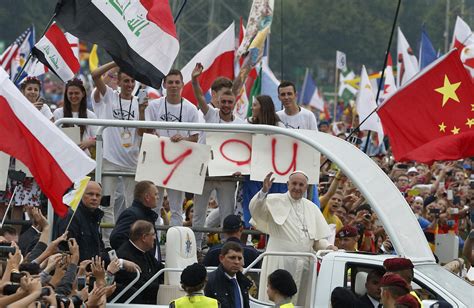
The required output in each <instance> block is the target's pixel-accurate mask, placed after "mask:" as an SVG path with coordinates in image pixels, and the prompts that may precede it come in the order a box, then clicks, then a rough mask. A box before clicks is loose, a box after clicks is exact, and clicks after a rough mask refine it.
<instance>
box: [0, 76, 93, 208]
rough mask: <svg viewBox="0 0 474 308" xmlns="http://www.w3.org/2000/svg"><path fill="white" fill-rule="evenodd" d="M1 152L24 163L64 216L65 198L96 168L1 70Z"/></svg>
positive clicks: (54, 206)
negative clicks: (71, 188)
mask: <svg viewBox="0 0 474 308" xmlns="http://www.w3.org/2000/svg"><path fill="white" fill-rule="evenodd" d="M0 113H1V114H2V116H1V117H0V140H2V142H0V151H2V152H5V153H7V154H8V155H11V156H13V157H15V158H16V159H19V160H20V161H21V162H23V163H24V164H25V165H26V166H27V167H28V169H29V170H30V172H31V173H32V175H33V176H34V178H35V180H36V181H37V182H38V185H39V186H40V188H41V191H42V192H43V193H44V194H45V195H46V196H47V197H48V199H49V200H50V201H51V204H52V205H53V208H54V211H55V212H56V213H57V214H58V215H59V216H65V215H66V213H67V210H68V207H67V206H66V205H64V204H63V201H62V199H63V195H64V193H65V192H66V190H67V189H68V188H69V187H71V185H72V184H73V183H74V182H76V181H79V180H81V179H82V178H83V177H84V176H85V175H87V174H88V173H89V172H91V171H92V170H93V169H94V168H95V165H96V164H95V161H93V160H92V159H91V158H89V157H88V156H87V155H86V154H85V153H84V151H82V150H81V149H80V148H79V147H78V146H77V145H76V144H74V142H72V140H71V139H69V138H68V137H67V136H66V135H65V134H64V133H63V132H62V131H61V130H60V129H59V128H57V127H56V126H55V125H54V124H53V123H52V122H51V121H49V120H48V119H46V118H45V117H44V116H43V115H42V114H41V113H40V112H39V111H38V110H37V109H36V108H35V107H34V106H33V105H32V104H31V103H30V102H29V101H28V100H27V99H26V98H25V97H24V96H23V95H22V94H21V93H20V91H19V90H18V89H17V88H16V86H15V85H14V84H13V83H12V82H11V81H10V79H9V76H8V74H7V73H6V72H5V71H4V70H3V69H0Z"/></svg>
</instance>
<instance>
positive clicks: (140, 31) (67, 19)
mask: <svg viewBox="0 0 474 308" xmlns="http://www.w3.org/2000/svg"><path fill="white" fill-rule="evenodd" d="M56 20H57V21H58V22H59V23H60V24H61V25H62V26H63V27H64V29H66V31H68V32H70V33H72V34H73V35H75V36H77V37H78V38H79V39H81V40H85V41H88V42H90V43H94V44H97V45H99V46H100V47H103V48H104V49H105V50H106V51H107V52H108V53H109V54H110V55H111V56H112V59H113V60H114V61H115V63H117V65H118V66H119V67H120V69H121V70H122V71H123V72H125V73H126V74H127V75H129V76H131V77H133V78H135V79H136V80H137V81H139V82H141V83H143V84H146V85H149V86H152V87H154V88H157V89H158V88H160V87H161V80H162V79H163V77H164V76H165V75H166V74H167V73H168V72H169V70H170V68H171V66H172V65H173V62H174V60H175V58H176V56H177V55H178V51H179V42H178V38H177V36H176V27H175V25H174V23H173V17H172V15H171V8H170V6H169V2H168V0H135V1H119V0H110V1H103V0H62V1H59V3H58V5H57V7H56Z"/></svg>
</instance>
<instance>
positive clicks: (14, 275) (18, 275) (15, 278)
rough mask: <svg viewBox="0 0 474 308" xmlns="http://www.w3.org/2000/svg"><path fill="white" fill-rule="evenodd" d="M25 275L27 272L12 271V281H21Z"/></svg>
mask: <svg viewBox="0 0 474 308" xmlns="http://www.w3.org/2000/svg"><path fill="white" fill-rule="evenodd" d="M25 275H26V274H25V273H11V275H10V281H11V282H13V283H20V280H21V278H22V277H23V276H25Z"/></svg>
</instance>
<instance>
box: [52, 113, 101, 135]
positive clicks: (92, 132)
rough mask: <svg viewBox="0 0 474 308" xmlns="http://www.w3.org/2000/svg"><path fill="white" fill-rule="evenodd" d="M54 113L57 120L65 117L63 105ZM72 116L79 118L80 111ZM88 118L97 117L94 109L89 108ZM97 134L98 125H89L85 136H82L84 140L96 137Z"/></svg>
mask: <svg viewBox="0 0 474 308" xmlns="http://www.w3.org/2000/svg"><path fill="white" fill-rule="evenodd" d="M53 115H54V121H57V120H59V119H62V118H64V109H63V107H61V108H58V109H56V110H54V112H53ZM72 117H73V118H75V119H77V118H79V112H73V113H72ZM87 118H88V119H97V116H96V115H95V113H93V112H92V111H90V110H89V109H87ZM96 134H97V126H93V125H87V126H86V130H85V131H84V136H82V140H87V139H90V138H95V136H96Z"/></svg>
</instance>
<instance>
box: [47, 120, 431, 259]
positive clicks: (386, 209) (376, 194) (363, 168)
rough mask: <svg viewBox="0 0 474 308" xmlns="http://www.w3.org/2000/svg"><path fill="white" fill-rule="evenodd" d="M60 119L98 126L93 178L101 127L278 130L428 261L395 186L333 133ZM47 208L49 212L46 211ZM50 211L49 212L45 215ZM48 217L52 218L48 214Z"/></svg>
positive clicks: (407, 250)
mask: <svg viewBox="0 0 474 308" xmlns="http://www.w3.org/2000/svg"><path fill="white" fill-rule="evenodd" d="M63 124H79V125H95V126H99V129H98V133H97V144H96V148H97V151H96V161H97V168H96V174H95V176H96V181H98V182H101V179H102V153H103V149H102V146H103V141H102V132H103V130H104V129H106V128H107V127H131V128H155V129H175V130H194V131H212V132H246V133H254V134H280V135H286V136H289V137H292V138H294V139H297V140H299V141H302V142H304V143H306V144H308V145H309V146H311V147H312V148H314V149H315V150H317V151H319V152H320V153H321V154H323V155H325V156H326V157H327V158H328V159H330V160H331V161H332V162H334V163H335V164H336V165H337V166H338V167H339V168H340V169H341V171H342V172H343V173H344V175H345V176H347V177H348V178H349V179H350V180H351V181H352V183H353V184H354V185H355V186H356V187H357V189H358V190H359V191H360V192H361V193H362V195H363V196H364V197H365V199H366V200H367V202H368V203H369V204H370V205H371V207H372V209H373V210H374V211H375V212H376V214H377V217H378V219H379V220H380V221H381V223H382V224H383V226H384V228H385V231H386V233H387V234H388V235H389V236H390V239H391V241H392V244H393V247H394V249H395V251H397V254H399V255H400V256H403V257H407V258H410V259H411V260H412V261H415V262H416V261H420V262H422V261H428V262H434V256H433V253H432V252H431V250H430V248H429V245H428V242H427V241H426V238H425V236H424V234H423V232H422V230H421V229H420V227H419V225H418V222H417V220H416V217H415V216H414V214H413V212H412V211H411V209H410V207H409V206H408V204H407V203H406V200H405V199H404V197H403V196H402V195H401V194H400V191H399V190H398V189H397V187H396V186H395V185H394V184H393V182H392V181H391V180H390V178H389V177H388V176H387V175H386V174H385V173H384V172H383V170H381V169H380V168H379V167H378V166H377V164H376V163H375V162H373V161H372V159H371V158H370V157H368V156H367V155H366V154H365V153H363V152H362V151H360V150H359V149H358V148H356V147H355V146H354V145H352V144H350V143H349V142H346V141H344V140H342V139H340V138H337V137H335V136H332V135H329V134H324V133H318V132H315V131H301V130H294V129H286V128H282V127H278V126H268V125H251V124H209V123H179V122H150V121H124V120H100V119H72V118H63V119H60V120H58V121H56V125H57V126H61V125H63ZM48 213H51V211H49V212H48ZM50 216H52V215H50ZM49 219H51V220H52V217H49Z"/></svg>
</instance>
